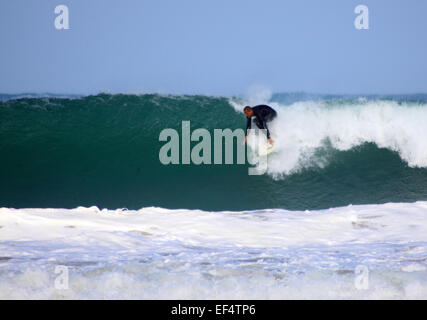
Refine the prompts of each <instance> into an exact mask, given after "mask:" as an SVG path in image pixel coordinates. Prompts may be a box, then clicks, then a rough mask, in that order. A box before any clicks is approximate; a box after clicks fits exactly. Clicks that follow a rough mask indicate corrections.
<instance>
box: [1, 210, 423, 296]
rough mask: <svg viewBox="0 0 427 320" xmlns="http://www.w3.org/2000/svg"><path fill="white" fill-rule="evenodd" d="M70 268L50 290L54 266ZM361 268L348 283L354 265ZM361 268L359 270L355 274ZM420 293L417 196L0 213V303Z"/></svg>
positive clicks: (420, 217) (420, 242)
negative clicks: (339, 202) (293, 206)
mask: <svg viewBox="0 0 427 320" xmlns="http://www.w3.org/2000/svg"><path fill="white" fill-rule="evenodd" d="M58 265H61V266H66V267H68V270H69V286H68V289H61V288H55V279H57V277H58V276H59V275H58V274H55V267H57V266H58ZM357 266H363V268H366V269H365V270H368V272H369V274H368V277H367V278H364V279H365V280H366V279H368V282H367V283H368V287H367V289H363V288H360V286H359V287H358V286H357V285H356V284H357V279H358V278H357V277H358V275H356V274H355V268H356V267H357ZM365 275H366V274H365ZM16 298H23V299H63V298H70V299H94V298H111V299H115V298H120V299H158V298H163V299H209V298H210V299H231V298H233V299H293V298H320V299H329V298H338V299H340V298H361V299H365V298H366V299H384V298H386V299H388V298H390V299H406V298H415V299H426V298H427V202H416V203H412V204H411V203H407V204H406V203H400V204H398V203H396V204H391V203H390V204H384V205H361V206H348V207H342V208H335V209H329V210H320V211H286V210H280V209H275V210H261V211H247V212H206V211H198V210H166V209H161V208H143V209H141V210H138V211H127V210H99V209H98V208H96V207H91V208H83V207H79V208H76V209H72V210H67V209H9V208H1V209H0V299H16Z"/></svg>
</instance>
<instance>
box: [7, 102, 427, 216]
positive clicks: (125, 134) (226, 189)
mask: <svg viewBox="0 0 427 320" xmlns="http://www.w3.org/2000/svg"><path fill="white" fill-rule="evenodd" d="M0 100H3V102H0V207H18V208H26V207H39V208H46V207H61V208H74V207H77V206H85V207H88V206H92V205H96V206H98V207H101V208H110V209H115V208H129V209H138V208H142V207H147V206H159V207H165V208H171V209H173V208H187V209H203V210H249V209H250V210H253V209H263V208H284V209H289V210H305V209H323V208H330V207H337V206H343V205H347V204H368V203H385V202H412V201H417V200H427V168H426V167H427V166H425V165H424V162H423V160H422V156H421V157H420V156H418V157H416V158H414V159H415V160H414V161H412V162H411V161H408V158H409V159H411V156H412V155H414V154H415V155H417V154H420V152H422V150H420V148H422V146H423V144H422V143H421V142H420V141H422V140H423V139H424V138H427V137H424V136H423V134H424V132H425V131H423V128H419V132H417V131H414V133H412V131H411V132H409V133H408V132H407V131H405V130H404V131H402V134H400V133H399V132H398V130H401V129H402V128H404V129H405V127H404V126H405V123H403V124H399V125H397V126H395V127H393V128H394V129H393V130H395V132H394V133H395V138H396V141H397V142H396V143H397V144H396V147H393V148H391V147H387V146H385V147H384V146H381V145H378V144H379V143H377V142H376V140H375V139H373V140H372V141H369V139H365V140H363V139H359V140H360V143H355V145H354V146H352V147H351V148H345V150H340V149H339V148H336V147H335V145H334V142H333V141H328V140H325V142H324V143H323V145H322V147H321V148H315V149H316V154H315V155H314V156H313V157H321V158H322V159H326V161H323V162H322V165H300V166H298V167H295V168H292V170H284V171H283V172H282V173H280V174H277V170H276V172H275V173H270V174H269V173H267V174H264V175H261V176H250V175H248V168H249V165H248V164H245V165H237V164H234V165H199V166H198V165H194V164H190V165H168V166H165V165H162V164H161V163H160V161H159V150H160V148H161V147H162V146H163V145H164V142H161V141H159V134H160V132H161V131H162V130H163V129H165V128H174V129H176V130H177V131H178V132H180V130H181V121H183V120H190V121H191V128H192V129H196V128H206V129H208V130H209V131H210V132H213V129H215V128H222V129H225V128H231V129H235V128H242V129H243V128H244V126H245V118H244V116H243V114H242V113H240V112H238V111H236V110H235V109H234V108H233V103H232V102H233V101H237V103H243V102H242V101H240V100H239V99H237V98H236V99H234V100H233V99H230V98H226V97H208V96H167V95H156V94H145V95H122V94H119V95H110V94H99V95H96V96H87V97H81V98H75V97H73V98H65V97H52V96H50V97H34V98H31V97H23V98H19V99H17V98H16V97H13V96H12V97H11V96H2V99H0ZM376 101H379V103H381V104H383V105H385V107H384V110H385V111H384V113H385V114H390V117H391V118H390V119H392V120H393V119H395V120H396V121H398V120H399V119H401V118H399V116H398V115H396V116H394V112H395V110H398V111H396V112H400V113H399V114H401V113H402V112H403V114H404V112H405V108H407V109H408V110H409V111H408V112H413V113H414V112H415V113H414V114H415V118H418V121H419V120H420V119H419V118H420V117H423V116H424V115H425V114H426V113H425V111H426V110H427V107H426V101H427V99H426V96H425V95H413V96H390V97H384V96H370V97H365V98H363V99H362V100H360V97H356V96H354V97H353V96H322V95H307V94H277V95H274V96H273V97H272V99H271V101H270V103H273V104H280V106H281V108H283V110H285V111H286V112H287V113H286V112H284V113H283V114H290V113H289V112H290V111H292V110H295V112H294V113H295V114H296V113H297V112H299V111H298V110H299V109H298V107H297V106H295V104H304V103H307V102H310V103H318V104H319V103H320V106H319V105H317V106H316V108H317V109H315V110H322V109H321V108H326V109H327V108H335V109H337V110H340V109H339V108H343V107H342V106H345V110H349V111H348V112H350V113H351V115H352V116H353V113H352V112H353V111H351V110H352V108H353V107H354V108H360V104H362V105H363V104H369V103H370V104H375V103H376ZM414 108H416V110H415V109H414ZM335 109H334V110H335ZM305 110H306V109H304V108H303V109H301V112H300V113H299V114H298V115H296V116H295V117H301V119H304V112H306V111H305ZM307 110H311V109H307ZM381 110H383V109H381ZM388 110H390V111H388ZM402 110H403V111H402ZM411 110H412V111H411ZM414 110H415V111H414ZM310 112H311V111H310ZM345 112H347V111H345ZM381 112H383V111H381ZM387 112H389V113H387ZM313 114H318V111H316V112H315V113H313V112H311V113H310V116H312V115H313ZM354 114H356V116H355V117H356V118H355V119H356V120H357V121H359V120H358V118H357V114H359V113H357V112H356V113H354ZM331 115H332V114H331ZM393 117H394V118H393ZM289 119H290V118H289ZM295 119H296V118H295ZM322 119H324V118H322V117H319V122H321V121H323V120H322ZM345 119H347V118H345ZM408 119H411V118H408ZM356 120H355V121H356ZM343 121H344V120H343ZM346 121H347V120H346ZM393 121H394V120H393ZM384 123H388V122H384ZM396 123H397V122H396ZM424 123H427V118H426V121H425V122H424ZM286 124H287V121H286V117H285V120H283V125H284V127H286ZM380 125H383V122H382V123H381V124H378V125H376V124H375V122H373V123H372V125H371V126H370V127H367V128H368V129H367V131H369V130H370V129H374V128H376V126H377V127H379V128H381V130H384V132H385V133H387V132H389V131H387V130H389V129H388V128H387V127H380ZM406 125H407V126H408V128H409V127H412V128H413V127H414V126H415V124H413V123H411V122H406ZM402 126H403V127H402ZM396 128H397V129H396ZM289 130H290V129H289V128H288V131H286V133H283V136H284V135H286V134H292V132H290V131H289ZM408 130H409V129H408ZM277 131H278V130H276V134H277V133H278V132H277ZM284 132H285V131H284ZM405 134H406V136H405V137H406V138H405V139H406V140H404V141H403V140H402V141H401V140H399V137H400V136H403V135H405ZM343 137H345V135H344V136H343ZM341 138H342V137H341ZM352 139H353V140H354V141H359V140H358V137H357V136H355V137H353V138H352ZM411 139H412V140H413V141H412V140H411ZM389 140H390V139H389ZM296 141H297V140H296ZM307 141H308V140H307ZM307 141H302V142H296V143H307ZM393 141H394V140H393ZM393 141H392V142H391V145H394V144H393V143H394V142H393ZM423 141H427V140H423ZM399 143H400V144H399ZM194 144H195V143H194ZM420 146H421V147H420ZM406 147H407V148H406ZM405 148H406V149H405ZM421 155H422V154H421ZM420 159H421V160H420Z"/></svg>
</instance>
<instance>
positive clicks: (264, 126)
mask: <svg viewBox="0 0 427 320" xmlns="http://www.w3.org/2000/svg"><path fill="white" fill-rule="evenodd" d="M262 126H263V128H264V129H265V130H267V139H268V140H270V139H271V137H270V130H268V127H267V121H265V120H264V119H262Z"/></svg>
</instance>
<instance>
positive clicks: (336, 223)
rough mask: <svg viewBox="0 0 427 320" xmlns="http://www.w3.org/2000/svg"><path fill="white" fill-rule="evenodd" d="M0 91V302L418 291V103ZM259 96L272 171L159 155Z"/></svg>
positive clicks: (421, 141) (425, 250)
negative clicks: (174, 135)
mask: <svg viewBox="0 0 427 320" xmlns="http://www.w3.org/2000/svg"><path fill="white" fill-rule="evenodd" d="M0 101H1V102H0V208H1V209H0V280H1V281H0V298H1V299H10V298H12V299H13V298H41V299H61V298H71V299H74V298H77V299H92V298H112V299H114V298H126V299H137V298H143V299H144V298H146V299H156V298H177V299H178V298H179V299H197V298H199V299H205V298H211V299H216V298H220V299H229V298H230V299H231V298H234V299H236V298H237V299H239V298H252V299H272V298H273V299H294V298H319V299H330V298H343V299H347V298H356V299H359V298H361V299H382V298H386V299H387V298H390V299H406V298H415V299H426V298H427V269H426V268H427V263H426V259H427V236H426V234H427V232H426V231H427V148H426V141H427V125H426V123H427V96H426V95H402V96H379V95H372V96H348V95H347V96H333V95H312V94H305V93H293V94H288V93H283V94H274V95H270V94H267V95H265V94H260V95H254V96H246V97H210V96H174V95H158V94H144V95H124V94H117V95H111V94H99V95H95V96H82V97H77V96H73V97H70V96H65V95H64V96H53V95H42V96H35V95H31V94H25V95H21V96H10V95H9V96H7V95H1V96H0ZM266 101H268V104H269V105H271V106H272V107H274V108H275V109H276V110H277V112H278V117H277V119H276V120H275V121H274V122H273V123H272V124H271V127H270V128H271V132H272V137H273V139H274V140H275V152H274V153H272V154H271V155H269V157H268V170H267V172H266V173H265V174H263V175H260V176H251V175H248V168H249V167H250V165H249V164H243V165H238V164H231V165H195V164H189V165H183V164H180V165H167V166H165V165H162V164H161V163H160V161H159V150H160V148H161V147H162V146H163V145H164V143H165V142H162V141H159V134H160V132H161V130H163V129H165V128H173V129H176V130H177V131H178V132H180V131H181V121H183V120H188V121H191V129H192V130H195V129H197V128H206V129H208V130H209V131H210V132H213V130H214V129H226V128H231V129H233V130H234V129H236V128H242V129H244V126H245V118H244V116H243V113H242V108H243V106H245V105H246V104H250V105H254V104H257V103H265V102H266ZM196 143H197V142H194V143H193V144H192V145H195V144H196ZM58 266H64V267H66V268H67V270H68V278H69V279H68V289H61V288H59V289H58V287H57V286H55V283H56V282H55V281H57V278H58V276H59V273H58V272H56V273H55V271H58V270H57V267H58ZM361 270H362V271H361Z"/></svg>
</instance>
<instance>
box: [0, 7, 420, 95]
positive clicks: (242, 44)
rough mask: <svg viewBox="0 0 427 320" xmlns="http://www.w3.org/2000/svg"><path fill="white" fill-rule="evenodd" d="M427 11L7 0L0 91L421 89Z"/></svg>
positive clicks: (0, 28)
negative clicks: (362, 19) (59, 22)
mask: <svg viewBox="0 0 427 320" xmlns="http://www.w3.org/2000/svg"><path fill="white" fill-rule="evenodd" d="M60 4H65V5H67V6H68V8H69V22H70V29H69V30H57V29H55V27H54V20H55V17H56V14H55V12H54V9H55V7H56V6H57V5H60ZM360 4H364V5H366V6H368V8H369V22H370V29H369V30H357V29H356V28H355V27H354V19H355V18H356V14H355V13H354V9H355V7H356V6H357V5H360ZM426 15H427V1H420V0H406V1H403V0H322V1H319V0H286V1H285V0H278V1H271V0H263V1H251V0H227V1H225V0H203V1H202V0H180V1H176V0H168V1H166V0H123V1H116V0H90V1H88V0H72V1H66V0H55V1H51V0H43V1H34V0H13V1H12V0H4V1H1V2H0V39H1V47H0V92H1V93H22V92H51V93H77V94H87V93H97V92H100V91H106V92H134V93H144V92H161V93H188V94H193V93H202V94H213V95H217V94H220V95H229V94H240V93H244V92H246V91H247V90H248V88H250V87H253V86H263V87H266V88H269V89H270V90H271V91H273V92H288V91H307V92H315V93H356V94H357V93H367V94H369V93H380V94H382V93H415V92H427V59H426V57H427V37H426V34H427V19H426V18H425V17H426Z"/></svg>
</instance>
